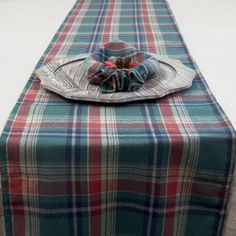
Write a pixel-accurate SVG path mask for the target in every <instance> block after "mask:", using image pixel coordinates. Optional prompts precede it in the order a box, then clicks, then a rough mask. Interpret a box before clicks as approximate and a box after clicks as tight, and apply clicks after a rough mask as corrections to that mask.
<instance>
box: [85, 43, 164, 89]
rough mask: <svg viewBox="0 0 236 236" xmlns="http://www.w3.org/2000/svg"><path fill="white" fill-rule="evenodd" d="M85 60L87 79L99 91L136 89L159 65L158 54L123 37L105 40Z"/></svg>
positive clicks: (155, 71) (153, 73) (154, 72)
mask: <svg viewBox="0 0 236 236" xmlns="http://www.w3.org/2000/svg"><path fill="white" fill-rule="evenodd" d="M84 64H85V70H87V78H88V80H89V82H90V83H92V84H96V85H100V89H101V92H102V93H112V92H124V91H135V90H138V89H140V88H141V87H142V86H143V84H144V83H145V80H147V79H149V78H151V77H152V76H153V75H155V74H156V73H157V72H158V70H159V68H160V65H159V61H158V59H157V58H155V57H154V56H152V55H151V54H149V53H147V52H142V51H140V50H138V49H136V48H135V47H133V46H131V45H129V44H128V43H125V42H123V41H112V42H108V43H105V44H104V46H103V47H101V48H99V49H98V50H97V51H96V52H94V53H92V54H91V56H90V57H88V58H87V59H86V60H85V63H84Z"/></svg>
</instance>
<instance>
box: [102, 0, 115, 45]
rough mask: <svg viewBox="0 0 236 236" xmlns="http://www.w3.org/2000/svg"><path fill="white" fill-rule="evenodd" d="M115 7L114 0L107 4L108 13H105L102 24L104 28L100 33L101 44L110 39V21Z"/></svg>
mask: <svg viewBox="0 0 236 236" xmlns="http://www.w3.org/2000/svg"><path fill="white" fill-rule="evenodd" d="M115 7H116V4H115V2H113V3H112V2H111V1H110V3H109V6H108V13H107V16H106V22H105V24H104V30H103V33H102V44H104V43H105V42H107V41H109V39H110V34H111V32H110V31H111V22H112V19H113V12H114V9H115Z"/></svg>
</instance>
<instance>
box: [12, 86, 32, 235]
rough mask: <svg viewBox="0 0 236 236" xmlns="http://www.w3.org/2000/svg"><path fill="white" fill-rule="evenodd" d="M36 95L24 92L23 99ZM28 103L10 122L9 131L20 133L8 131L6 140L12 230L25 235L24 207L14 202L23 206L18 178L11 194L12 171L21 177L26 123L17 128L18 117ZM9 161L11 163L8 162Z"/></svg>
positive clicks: (24, 111) (13, 176)
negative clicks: (18, 133) (22, 143)
mask: <svg viewBox="0 0 236 236" xmlns="http://www.w3.org/2000/svg"><path fill="white" fill-rule="evenodd" d="M32 87H34V83H32V84H31V86H30V88H29V90H30V89H31V88H32ZM33 96H34V97H36V96H37V91H35V93H34V94H27V93H26V94H25V97H24V99H23V102H24V100H27V99H28V98H29V97H31V98H33ZM30 107H31V106H30V105H29V106H21V107H20V108H19V110H18V113H17V115H16V117H15V120H14V121H13V122H12V128H11V131H12V130H13V131H14V129H17V131H18V132H20V134H21V135H17V136H16V135H14V133H12V132H11V131H10V133H9V137H8V141H7V152H8V172H9V189H10V190H9V193H10V198H11V204H12V213H13V214H12V223H13V230H14V235H15V236H17V235H20V236H21V235H25V215H24V209H22V210H21V211H20V214H19V210H18V209H17V206H16V205H15V204H14V203H15V202H17V204H18V206H19V205H20V206H24V200H23V195H22V193H23V190H22V181H20V180H18V182H17V183H18V186H17V193H18V194H17V195H15V194H12V193H14V192H15V191H16V189H15V183H16V179H15V178H16V176H15V174H14V173H18V176H19V177H21V176H22V173H21V165H20V163H21V160H20V145H21V138H22V133H23V131H24V126H25V124H26V120H25V121H24V122H23V124H22V123H21V128H19V123H18V119H20V117H21V115H22V114H24V116H28V115H29V111H30ZM9 163H12V165H11V164H9Z"/></svg>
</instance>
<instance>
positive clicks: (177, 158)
mask: <svg viewBox="0 0 236 236" xmlns="http://www.w3.org/2000/svg"><path fill="white" fill-rule="evenodd" d="M160 110H161V113H162V117H163V120H164V122H165V121H166V122H165V124H166V129H167V133H168V134H169V137H170V144H171V145H170V155H169V163H168V175H167V183H166V194H167V198H166V212H168V209H172V208H175V204H176V199H175V200H174V201H169V196H171V195H175V196H176V194H177V192H178V190H177V187H178V182H174V183H173V182H171V181H169V179H170V178H172V176H173V171H174V172H176V168H177V169H178V168H179V166H180V163H181V157H182V153H183V137H182V134H181V132H180V130H179V127H178V124H177V123H176V121H175V119H174V114H173V111H172V109H171V106H166V105H165V106H162V104H160ZM170 118H172V119H171V120H172V122H171V123H170ZM173 134H174V135H173ZM174 219H175V212H171V213H168V214H167V213H166V214H165V225H164V234H165V235H173V234H174Z"/></svg>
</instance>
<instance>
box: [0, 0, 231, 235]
mask: <svg viewBox="0 0 236 236" xmlns="http://www.w3.org/2000/svg"><path fill="white" fill-rule="evenodd" d="M52 14H53V13H52ZM112 38H119V39H120V40H123V41H125V42H127V43H129V44H131V45H134V46H135V47H136V48H137V49H139V50H142V51H148V52H154V53H157V54H160V55H166V56H169V57H172V58H176V59H180V60H181V61H182V62H183V63H184V64H185V65H187V66H188V67H191V68H193V69H194V70H196V72H197V76H196V78H195V79H194V81H193V85H192V87H191V88H189V89H187V90H184V91H182V92H179V93H175V94H172V95H169V96H166V97H164V98H162V99H155V100H151V101H146V102H145V101H144V102H133V103H129V104H123V105H100V104H94V103H86V102H77V101H71V100H66V99H64V98H62V97H60V96H58V95H56V94H54V93H53V92H50V91H47V90H45V89H43V88H41V87H40V82H39V79H38V78H37V76H35V74H34V73H33V74H32V76H31V78H30V79H29V80H28V82H27V84H26V86H25V88H24V90H23V92H22V94H21V96H20V98H19V100H18V101H17V103H16V105H15V107H14V109H13V111H12V112H11V114H10V117H9V119H8V121H7V124H6V126H5V128H4V131H3V133H2V135H1V139H0V150H1V151H0V172H1V184H2V199H3V209H4V218H5V229H6V235H7V236H11V235H14V236H22V235H31V236H36V235H42V236H47V235H48V236H52V235H56V236H60V235H61V236H65V235H68V236H69V235H80V236H88V235H91V236H97V235H98V236H99V235H101V236H111V235H117V236H131V235H132V236H147V235H155V236H158V235H163V236H164V235H167V236H171V235H179V236H184V235H185V236H188V235H191V236H195V235H196V236H199V235H202V236H208V235H209V236H210V235H211V236H212V235H220V234H221V232H222V227H223V223H224V218H225V210H226V206H227V202H228V195H229V190H230V184H231V180H232V174H233V167H234V161H235V132H234V130H233V128H232V126H231V124H230V122H229V120H228V118H227V117H226V116H225V114H224V112H223V111H222V109H221V107H220V106H219V105H218V103H217V101H216V100H215V98H214V96H213V95H212V93H211V91H210V90H209V88H208V86H207V84H206V82H205V80H204V78H203V77H202V75H201V73H200V72H199V70H198V68H197V66H196V64H195V62H194V61H193V59H192V57H191V56H190V55H189V52H188V50H187V48H186V46H185V44H184V42H183V38H182V37H181V34H180V32H179V30H178V28H177V26H176V22H175V20H174V18H173V15H172V13H171V11H170V9H169V6H168V3H167V2H166V1H163V0H156V1H155V0H144V1H141V0H134V1H127V0H114V1H104V0H96V1H95V0H94V1H90V0H87V1H83V0H81V1H77V2H76V4H75V5H74V7H73V9H72V10H71V11H70V12H69V14H68V16H67V17H66V19H65V21H64V22H63V24H62V25H61V27H60V28H59V30H58V31H57V33H56V34H55V36H54V38H53V40H52V41H51V43H50V45H49V47H48V48H47V50H46V51H45V53H44V54H43V56H42V57H41V59H40V61H39V63H38V64H37V66H36V68H39V67H40V66H42V65H43V64H44V63H46V62H48V61H50V60H52V59H55V58H60V57H65V56H73V55H77V54H78V53H87V52H93V51H94V50H96V49H98V48H100V47H101V45H103V44H104V43H105V42H108V41H110V40H111V39H112Z"/></svg>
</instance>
